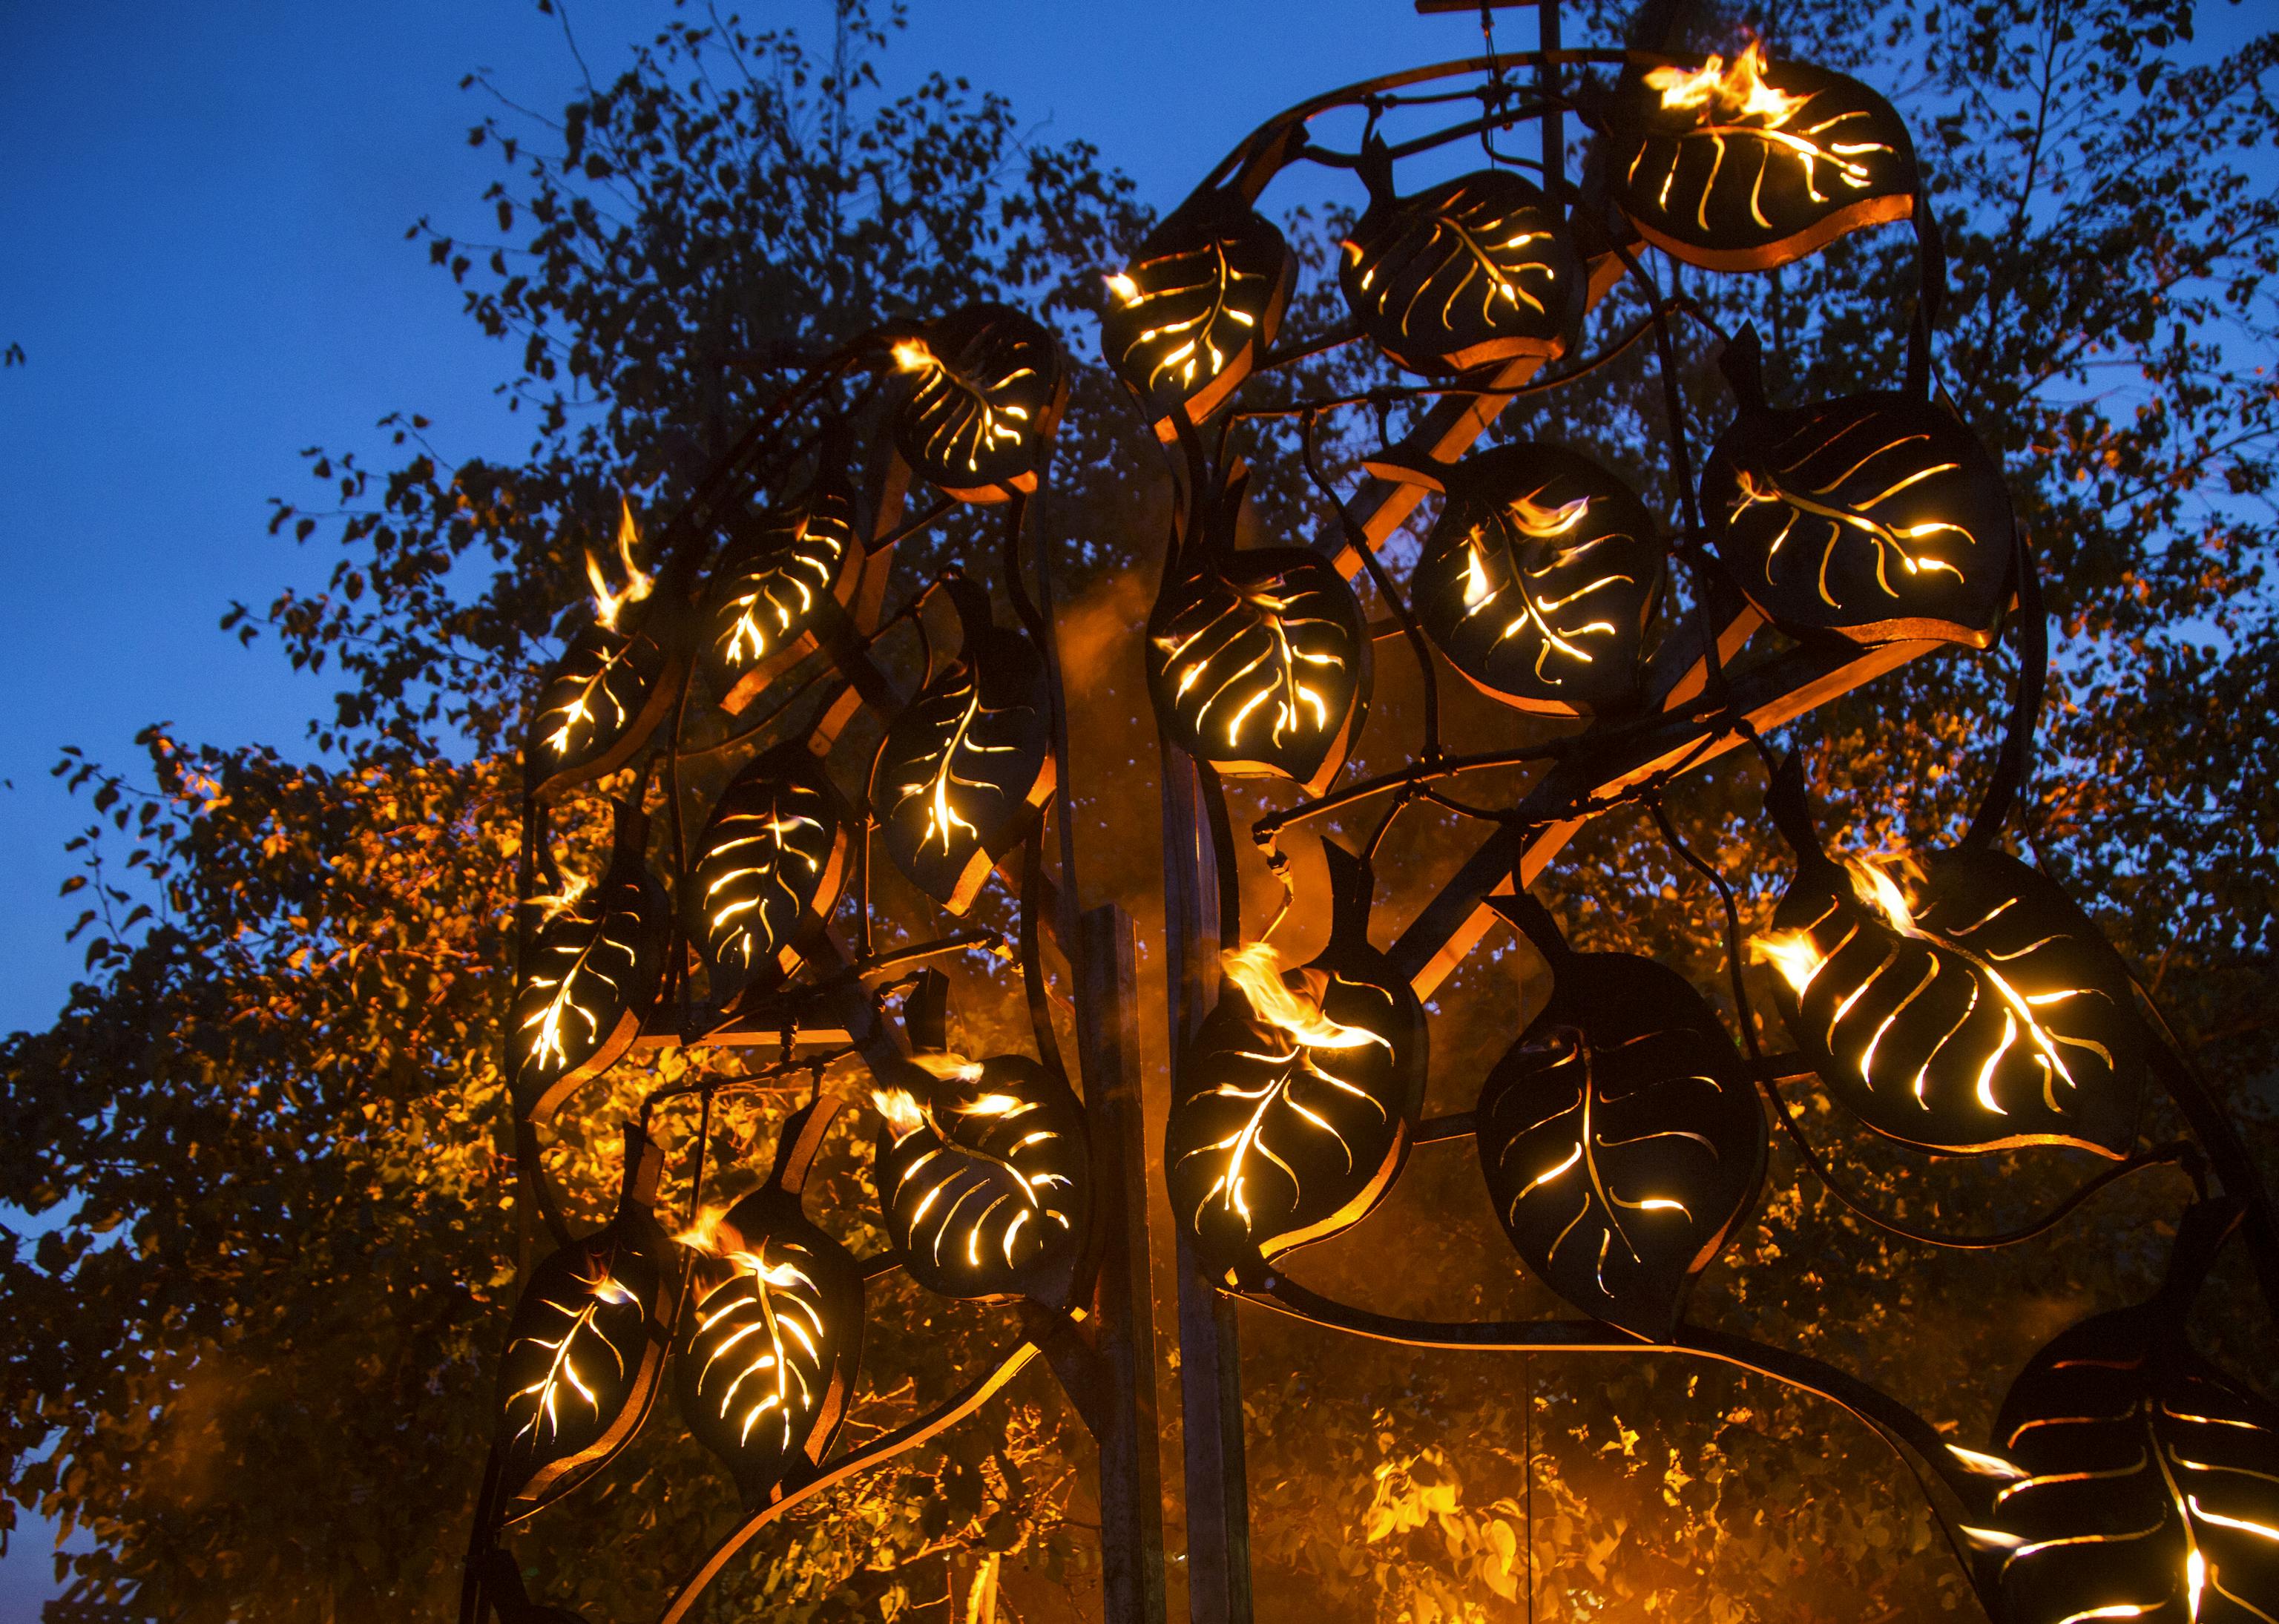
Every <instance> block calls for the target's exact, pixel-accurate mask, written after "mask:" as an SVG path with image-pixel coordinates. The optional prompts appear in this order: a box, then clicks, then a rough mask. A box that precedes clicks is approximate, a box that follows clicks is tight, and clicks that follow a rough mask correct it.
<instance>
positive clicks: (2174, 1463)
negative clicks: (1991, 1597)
mask: <svg viewBox="0 0 2279 1624" xmlns="http://www.w3.org/2000/svg"><path fill="white" fill-rule="evenodd" d="M2204 1210H2205V1209H2202V1208H2195V1209H2193V1211H2192V1213H2191V1214H2187V1219H2186V1227H2185V1230H2184V1237H2189V1235H2190V1234H2191V1226H2192V1225H2193V1223H2194V1222H2195V1220H2196V1219H2197V1217H2198V1215H2199V1214H2202V1213H2203V1212H2204ZM2184 1237H2180V1239H2179V1247H2180V1250H2181V1249H2182V1247H2183V1240H2184ZM2190 1311H2191V1303H2190V1300H2189V1298H2180V1297H2177V1296H2175V1295H2172V1294H2170V1293H2167V1292H2164V1293H2163V1294H2162V1297H2161V1298H2158V1299H2156V1300H2154V1301H2153V1302H2151V1303H2147V1304H2144V1305H2142V1306H2137V1307H2134V1308H2124V1309H2122V1310H2119V1311H2118V1312H2116V1313H2112V1314H2099V1315H2097V1316H2096V1317H2095V1318H2093V1319H2089V1320H2085V1321H2083V1322H2082V1323H2080V1324H2078V1325H2076V1326H2075V1327H2073V1328H2072V1329H2069V1330H2068V1331H2065V1332H2063V1333H2062V1334H2060V1336H2059V1337H2057V1339H2056V1340H2055V1341H2053V1342H2052V1343H2051V1344H2049V1345H2048V1346H2047V1347H2045V1348H2044V1349H2043V1350H2042V1351H2041V1352H2039V1353H2037V1354H2036V1355H2035V1356H2034V1358H2033V1360H2032V1362H2031V1363H2030V1364H2029V1365H2028V1366H2027V1367H2026V1368H2025V1369H2024V1370H2023V1371H2022V1372H2021V1373H2020V1375H2019V1376H2018V1379H2017V1381H2016V1383H2014V1384H2013V1385H2012V1387H2011V1389H2010V1393H2009V1397H2008V1398H2006V1399H2005V1400H2004V1401H2003V1405H2002V1410H2001V1413H2000V1415H1999V1417H1997V1419H1996V1421H1995V1423H1994V1439H1993V1448H1992V1453H1993V1456H1994V1458H1995V1459H1998V1460H1999V1461H2001V1462H2003V1463H2005V1464H2007V1467H2008V1471H2007V1473H2006V1474H2003V1475H2002V1481H2001V1482H2000V1486H1999V1488H1997V1489H1995V1490H1994V1491H1993V1493H1994V1508H1993V1515H1992V1517H1991V1520H1990V1522H1991V1526H1989V1527H1984V1528H1971V1529H1969V1530H1968V1533H1969V1535H1970V1537H1971V1538H1972V1540H1973V1542H1974V1543H1975V1544H1976V1545H1977V1546H1978V1547H1979V1549H1980V1551H1981V1552H1982V1558H1981V1559H1982V1560H1984V1562H1985V1563H1986V1564H1987V1565H1988V1566H1989V1567H1991V1568H1992V1569H1993V1570H1994V1572H1995V1574H1996V1582H1997V1584H1998V1585H1999V1589H2000V1591H2001V1594H2002V1597H2003V1599H2004V1601H2005V1602H2006V1603H2007V1606H2008V1616H2010V1617H2012V1618H2014V1619H2016V1620H2019V1621H2020V1624H2059V1620H2064V1619H2068V1618H2070V1619H2089V1618H2115V1619H2143V1620H2149V1621H2150V1624H2192V1621H2193V1620H2198V1624H2253V1621H2254V1620H2266V1621H2267V1620H2271V1619H2272V1618H2274V1617H2279V1407H2275V1406H2273V1405H2272V1404H2271V1403H2270V1402H2269V1401H2268V1400H2267V1399H2266V1398H2262V1397H2261V1396H2260V1395H2259V1394H2256V1393H2254V1392H2252V1391H2250V1390H2248V1389H2246V1388H2244V1387H2243V1386H2241V1385H2240V1384H2239V1383H2237V1382H2235V1381H2233V1380H2232V1379H2231V1378H2230V1377H2229V1376H2228V1375H2225V1374H2224V1373H2223V1372H2222V1371H2221V1370H2220V1369H2218V1368H2217V1367H2215V1366H2214V1365H2212V1364H2210V1363H2209V1362H2208V1361H2207V1360H2205V1359H2203V1358H2201V1357H2200V1356H2199V1355H2198V1353H2196V1352H2193V1350H2192V1348H2191V1345H2190V1344H2188V1343H2187V1342H2186V1341H2185V1339H2184V1336H2183V1327H2184V1324H2185V1321H2186V1320H2187V1319H2188V1318H2189V1316H2190Z"/></svg>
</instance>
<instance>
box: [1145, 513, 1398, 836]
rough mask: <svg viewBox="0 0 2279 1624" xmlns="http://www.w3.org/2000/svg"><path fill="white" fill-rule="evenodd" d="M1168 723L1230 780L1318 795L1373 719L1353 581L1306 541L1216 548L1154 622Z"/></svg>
mask: <svg viewBox="0 0 2279 1624" xmlns="http://www.w3.org/2000/svg"><path fill="white" fill-rule="evenodd" d="M1370 677H1371V668H1370V640H1369V634H1368V632H1367V630H1366V629H1365V627H1364V626H1363V625H1362V613H1361V604H1360V601H1359V600H1357V599H1356V598H1355V597H1354V591H1353V587H1352V586H1350V585H1348V584H1347V581H1346V578H1344V577H1343V576H1341V575H1339V573H1338V571H1337V569H1336V567H1335V566H1334V565H1332V564H1331V563H1330V562H1329V560H1327V559H1326V558H1324V557H1323V556H1322V555H1320V554H1318V553H1315V552H1310V551H1308V549H1306V548H1294V547H1276V548H1252V549H1249V550H1246V551H1239V552H1234V553H1232V554H1223V555H1216V556H1211V555H1208V553H1207V555H1206V556H1204V557H1203V558H1201V559H1199V560H1198V561H1197V563H1196V564H1195V566H1194V567H1193V569H1192V570H1191V571H1188V572H1186V573H1185V574H1183V575H1181V576H1179V577H1178V578H1175V579H1173V580H1171V581H1170V582H1169V583H1167V584H1166V586H1165V587H1164V590H1163V595H1162V596H1161V597H1159V598H1158V599H1157V600H1156V601H1155V609H1154V612H1153V613H1151V614H1150V615H1149V616H1148V617H1147V687H1148V693H1149V696H1150V697H1151V698H1152V699H1153V701H1154V702H1155V717H1156V721H1157V723H1158V724H1159V725H1160V726H1161V727H1162V728H1163V731H1164V732H1166V733H1167V734H1168V735H1169V736H1170V738H1171V739H1172V740H1173V741H1174V742H1176V743H1177V744H1178V746H1179V747H1180V748H1181V749H1184V750H1186V752H1187V753H1188V754H1189V755H1194V756H1197V757H1200V758H1201V759H1202V760H1204V761H1207V762H1211V763H1212V764H1213V765H1214V766H1216V768H1217V769H1218V770H1219V771H1220V772H1221V773H1223V774H1224V775H1226V776H1227V777H1229V778H1251V777H1275V778H1293V779H1295V780H1296V781H1297V782H1298V783H1300V784H1301V785H1304V786H1305V787H1306V790H1307V793H1309V794H1316V793H1320V792H1321V790H1322V789H1323V788H1324V787H1326V786H1327V785H1328V784H1329V782H1330V780H1331V779H1332V778H1336V777H1337V775H1338V771H1339V769H1340V768H1342V767H1343V766H1344V765H1345V762H1346V756H1347V753H1348V752H1349V751H1350V750H1351V748H1352V747H1353V743H1354V739H1356V738H1358V737H1359V735H1360V733H1361V730H1362V723H1363V722H1364V721H1365V720H1366V719H1367V717H1368V715H1369V693H1370Z"/></svg>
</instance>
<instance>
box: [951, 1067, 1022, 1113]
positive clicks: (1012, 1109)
mask: <svg viewBox="0 0 2279 1624" xmlns="http://www.w3.org/2000/svg"><path fill="white" fill-rule="evenodd" d="M976 1069H977V1070H978V1068H976ZM1021 1109H1022V1102H1021V1100H1020V1099H1018V1098H1017V1097H1016V1096H1015V1095H1012V1094H982V1095H979V1096H978V1097H976V1098H975V1099H969V1100H968V1101H966V1102H965V1104H963V1105H962V1106H960V1107H957V1114H958V1115H960V1116H1014V1115H1018V1114H1019V1113H1020V1111H1021Z"/></svg>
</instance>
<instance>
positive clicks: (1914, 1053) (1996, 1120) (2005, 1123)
mask: <svg viewBox="0 0 2279 1624" xmlns="http://www.w3.org/2000/svg"><path fill="white" fill-rule="evenodd" d="M1792 839H1794V837H1793V836H1792ZM1751 946H1752V952H1753V954H1754V956H1756V957H1758V958H1761V959H1764V960H1767V961H1769V962H1770V963H1771V964H1772V966H1773V968H1774V969H1775V970H1776V972H1777V975H1776V982H1775V989H1774V992H1775V997H1776V1000H1777V1001H1778V1002H1779V1005H1780V1010H1781V1015H1782V1016H1783V1017H1784V1019H1785V1021H1786V1022H1787V1023H1788V1029H1789V1031H1790V1033H1791V1035H1792V1036H1793V1037H1794V1038H1795V1040H1796V1044H1797V1047H1798V1048H1799V1050H1801V1051H1802V1052H1803V1053H1804V1054H1805V1056H1806V1057H1807V1059H1808V1060H1809V1061H1811V1062H1812V1066H1813V1069H1814V1070H1815V1071H1816V1072H1817V1073H1818V1074H1819V1076H1820V1078H1821V1081H1822V1082H1823V1083H1824V1084H1827V1087H1828V1092H1830V1094H1831V1095H1832V1096H1834V1097H1835V1099H1837V1100H1838V1102H1840V1103H1841V1104H1843V1105H1844V1106H1845V1107H1847V1108H1848V1109H1849V1110H1851V1111H1852V1112H1853V1115H1856V1116H1858V1117H1859V1118H1860V1120H1861V1121H1862V1122H1866V1123H1867V1124H1868V1126H1869V1127H1871V1128H1873V1129H1875V1130H1876V1131H1877V1132H1879V1133H1884V1134H1889V1135H1890V1136H1891V1138H1895V1139H1900V1140H1904V1141H1906V1142H1907V1143H1908V1144H1910V1145H1922V1146H1924V1147H1926V1148H1928V1149H1932V1150H1942V1151H1986V1150H1999V1149H2003V1148H2005V1147H2007V1146H2011V1145H2080V1146H2082V1147H2083V1148H2085V1149H2089V1150H2094V1151H2099V1152H2100V1153H2104V1154H2106V1155H2108V1156H2110V1155H2118V1154H2119V1153H2121V1152H2122V1149H2123V1148H2124V1147H2125V1146H2127V1145H2128V1144H2129V1141H2130V1140H2131V1139H2132V1138H2134V1136H2135V1133H2136V1129H2137V1101H2138V1098H2139V1096H2140V1094H2141V1092H2142V1090H2143V1068H2144V1061H2143V1042H2144V1039H2143V1036H2142V1029H2141V1026H2140V1024H2139V1023H2138V1021H2137V1016H2136V1015H2135V1013H2134V1011H2133V1009H2132V1007H2131V1005H2130V998H2129V977H2128V972H2127V970H2126V969H2124V968H2123V967H2122V963H2121V961H2120V960H2119V959H2118V958H2117V957H2116V956H2115V955H2114V953H2113V950H2112V949H2111V948H2110V947H2108V946H2106V944H2105V941H2104V939H2103V938H2101V937H2100V936H2099V934H2098V931H2097V927H2096V926H2095V925H2093V924H2092V923H2090V921H2089V919H2088V917H2087V916H2086V915H2083V913H2082V912H2081V910H2080V909H2079V908H2076V907H2075V906H2074V904H2073V902H2072V900H2070V899H2069V898H2068V897H2067V896H2066V894H2065V893H2064V892H2061V891H2060V890H2059V889H2058V888H2057V886H2056V885H2053V884H2052V883H2051V882H2050V881H2049V880H2048V879H2047V878H2046V877H2044V876H2043V875H2041V874H2040V873H2038V872H2037V871H2036V870H2034V869H2030V868H2028V867H2027V866H2026V865H2025V864H2024V863H2022V862H2019V861H2018V860H2017V859H2016V858H2014V857H2013V856H2011V855H2009V854H2007V853H2006V852H2001V851H1980V850H1976V849H1963V850H1958V851H1953V852H1948V853H1945V854H1940V855H1938V856H1934V857H1932V858H1931V859H1930V861H1929V862H1927V863H1925V864H1923V865H1922V867H1921V868H1920V869H1918V868H1916V867H1915V865H1914V864H1913V863H1912V862H1906V861H1895V860H1884V861H1880V862H1878V861H1869V860H1867V859H1863V858H1853V859H1852V860H1850V861H1849V862H1847V863H1846V864H1845V866H1843V867H1840V868H1839V867H1838V865H1837V864H1835V863H1834V862H1830V861H1829V860H1828V859H1827V858H1826V857H1825V856H1823V855H1822V854H1820V852H1819V850H1818V848H1817V846H1811V847H1809V848H1807V849H1806V850H1804V851H1802V852H1800V854H1799V868H1798V872H1797V877H1796V880H1795V883H1794V884H1793V885H1791V886H1790V888H1789V892H1788V894H1787V895H1786V896H1784V898H1782V899H1781V904H1780V907H1779V908H1778V909H1777V910H1776V912H1775V913H1774V915H1773V920H1772V930H1771V931H1770V932H1769V934H1768V935H1766V936H1763V937H1760V938H1757V940H1756V941H1755V942H1753V944H1752V945H1751Z"/></svg>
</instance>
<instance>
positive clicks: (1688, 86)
mask: <svg viewBox="0 0 2279 1624" xmlns="http://www.w3.org/2000/svg"><path fill="white" fill-rule="evenodd" d="M1764 70H1765V52H1764V47H1763V45H1762V44H1761V43H1760V42H1757V41H1755V40H1751V41H1750V42H1748V44H1747V45H1746V47H1744V48H1743V50H1742V51H1741V54H1740V55H1739V56H1738V57H1735V58H1734V60H1733V64H1732V65H1731V66H1730V67H1728V66H1727V65H1725V58H1724V57H1710V58H1709V60H1708V61H1707V62H1705V63H1703V64H1702V65H1700V67H1698V68H1682V67H1658V68H1656V69H1654V72H1652V73H1648V74H1647V75H1646V84H1647V86H1648V87H1649V88H1652V89H1655V90H1659V91H1661V104H1662V105H1663V106H1664V107H1669V108H1684V107H1713V108H1715V111H1718V112H1721V113H1723V114H1725V115H1727V116H1728V117H1738V118H1744V119H1764V120H1765V121H1766V123H1767V124H1769V125H1773V126H1778V125H1781V124H1784V123H1786V122H1787V121H1788V120H1789V119H1792V118H1793V117H1795V116H1796V112H1797V110H1798V109H1799V108H1800V107H1802V106H1803V105H1804V104H1805V103H1806V102H1807V101H1809V100H1811V98H1810V97H1809V96H1791V95H1790V94H1788V92H1786V91H1784V90H1776V89H1775V88H1773V87H1772V86H1770V85H1769V84H1767V83H1766V82H1765V76H1764Z"/></svg>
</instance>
